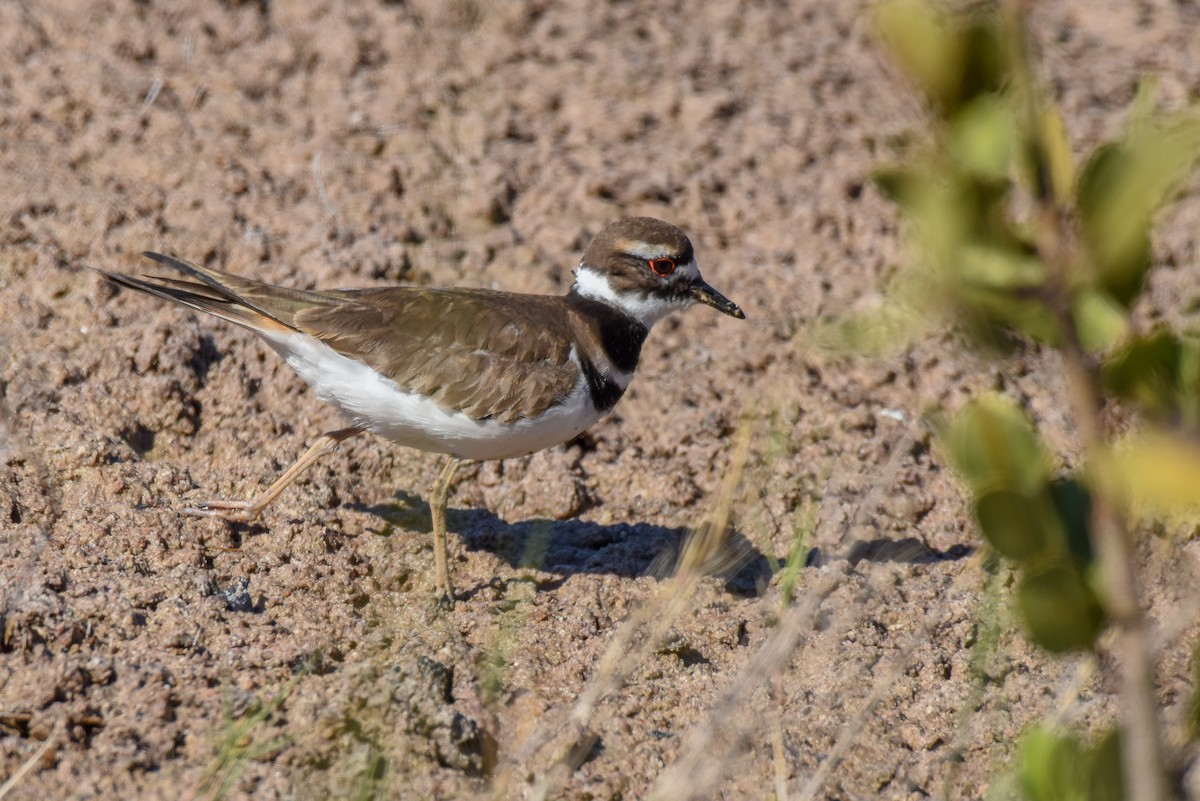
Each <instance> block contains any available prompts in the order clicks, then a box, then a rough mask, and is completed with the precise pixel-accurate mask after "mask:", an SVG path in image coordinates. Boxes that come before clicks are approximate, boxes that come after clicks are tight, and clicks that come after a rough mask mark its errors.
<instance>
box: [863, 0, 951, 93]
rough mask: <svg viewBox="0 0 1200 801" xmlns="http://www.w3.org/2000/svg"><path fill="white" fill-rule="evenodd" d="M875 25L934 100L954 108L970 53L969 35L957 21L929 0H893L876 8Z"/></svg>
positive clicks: (902, 66) (914, 81) (910, 77)
mask: <svg viewBox="0 0 1200 801" xmlns="http://www.w3.org/2000/svg"><path fill="white" fill-rule="evenodd" d="M875 27H876V30H878V31H879V35H880V37H881V38H882V39H883V41H884V43H885V44H886V45H887V46H888V48H889V49H890V50H891V51H892V56H893V57H894V58H895V60H896V61H897V63H899V65H900V68H901V69H903V70H904V72H905V74H907V75H908V77H909V79H910V80H911V81H912V82H913V83H914V84H916V85H917V88H918V89H920V90H921V91H922V92H924V93H925V96H926V97H927V98H928V100H929V101H930V103H931V104H932V105H933V106H934V107H936V108H938V109H939V110H943V111H948V110H952V109H953V108H954V106H955V104H956V102H957V100H958V96H959V91H960V86H961V83H962V78H963V72H964V65H965V63H966V56H967V41H966V38H965V37H964V36H963V35H962V32H961V31H960V30H959V27H958V25H957V24H956V23H955V21H954V20H953V19H952V18H951V17H950V16H949V15H948V14H947V13H946V12H945V11H943V10H942V9H941V7H939V6H938V5H937V4H935V3H932V2H929V0H890V2H885V3H883V4H881V5H880V6H878V8H877V9H876V12H875Z"/></svg>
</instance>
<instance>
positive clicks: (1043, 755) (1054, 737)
mask: <svg viewBox="0 0 1200 801" xmlns="http://www.w3.org/2000/svg"><path fill="white" fill-rule="evenodd" d="M1119 754H1120V735H1119V734H1118V732H1117V731H1116V730H1111V731H1109V732H1108V733H1107V734H1105V735H1104V736H1103V737H1101V738H1100V739H1099V741H1097V742H1096V743H1095V744H1094V745H1090V746H1089V745H1087V744H1085V743H1083V742H1082V741H1080V740H1079V738H1077V737H1075V736H1074V735H1072V734H1069V733H1063V732H1058V731H1055V730H1053V729H1050V728H1048V727H1043V726H1038V727H1035V728H1034V729H1032V730H1031V731H1029V732H1027V733H1026V734H1025V736H1024V737H1023V738H1022V740H1021V750H1020V760H1019V762H1020V769H1019V781H1020V785H1021V790H1022V791H1023V792H1024V793H1025V797H1026V798H1028V799H1029V801H1119V800H1120V798H1121V760H1120V759H1119Z"/></svg>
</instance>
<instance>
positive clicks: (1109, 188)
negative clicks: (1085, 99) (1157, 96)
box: [1076, 114, 1200, 305]
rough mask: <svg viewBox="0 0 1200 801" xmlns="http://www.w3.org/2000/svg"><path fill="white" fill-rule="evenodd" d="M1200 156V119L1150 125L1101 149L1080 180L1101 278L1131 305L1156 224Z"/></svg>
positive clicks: (1087, 241) (1089, 243) (1086, 237)
mask: <svg viewBox="0 0 1200 801" xmlns="http://www.w3.org/2000/svg"><path fill="white" fill-rule="evenodd" d="M1198 156H1200V117H1198V116H1196V115H1195V114H1192V115H1180V116H1177V117H1175V118H1171V119H1165V120H1159V121H1155V122H1153V123H1150V122H1147V123H1144V124H1142V125H1139V126H1138V127H1136V128H1135V129H1134V130H1132V131H1130V132H1129V133H1128V134H1127V135H1126V136H1125V138H1124V139H1121V140H1119V141H1117V142H1112V143H1109V144H1106V145H1103V146H1101V147H1100V148H1098V149H1097V150H1096V151H1095V152H1094V153H1093V154H1092V157H1091V158H1090V159H1089V160H1088V162H1087V165H1086V166H1085V167H1084V169H1083V173H1082V175H1081V176H1080V180H1079V185H1078V187H1077V192H1076V195H1077V197H1076V200H1077V203H1078V207H1079V214H1080V228H1081V234H1082V240H1083V243H1084V245H1085V246H1086V248H1087V252H1088V255H1089V256H1090V258H1091V262H1092V265H1093V267H1094V269H1095V277H1096V279H1097V281H1098V282H1099V283H1100V285H1101V286H1102V287H1103V288H1104V289H1106V290H1107V291H1108V292H1109V293H1110V294H1111V295H1112V296H1113V298H1114V299H1115V300H1116V301H1117V302H1119V303H1121V304H1124V305H1129V304H1130V303H1131V302H1132V301H1133V298H1134V297H1135V296H1136V295H1137V293H1138V292H1139V291H1140V289H1141V286H1142V282H1143V280H1144V278H1145V273H1146V270H1147V269H1148V268H1149V266H1150V225H1151V222H1152V220H1153V215H1154V213H1155V212H1156V211H1157V210H1158V208H1159V206H1161V205H1162V204H1163V203H1164V202H1165V201H1166V200H1167V199H1168V198H1169V197H1170V195H1171V194H1172V192H1174V190H1175V187H1176V186H1177V185H1178V184H1179V182H1180V181H1181V180H1182V179H1183V178H1184V177H1186V175H1187V173H1188V172H1189V171H1190V170H1191V168H1192V166H1193V165H1194V163H1195V162H1196V159H1197V157H1198Z"/></svg>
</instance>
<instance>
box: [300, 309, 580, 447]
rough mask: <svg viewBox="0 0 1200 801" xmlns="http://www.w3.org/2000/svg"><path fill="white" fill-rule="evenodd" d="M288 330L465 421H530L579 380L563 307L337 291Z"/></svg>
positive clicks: (306, 312) (303, 315)
mask: <svg viewBox="0 0 1200 801" xmlns="http://www.w3.org/2000/svg"><path fill="white" fill-rule="evenodd" d="M322 294H324V295H326V296H327V297H336V298H338V302H333V303H328V302H327V303H317V304H314V305H311V306H308V307H307V308H302V309H300V310H298V311H296V312H295V313H294V314H293V315H292V318H291V319H290V320H289V321H288V322H290V323H291V324H292V325H294V326H295V327H296V328H298V329H299V330H301V331H303V332H305V333H306V334H310V335H311V336H314V337H316V338H317V339H319V340H321V341H322V342H324V343H326V344H327V345H329V346H330V347H332V348H333V349H334V350H336V351H338V352H339V353H343V354H345V355H347V356H352V357H354V358H357V359H359V360H361V361H363V362H365V363H366V364H368V365H370V366H371V367H372V368H374V369H375V370H378V371H379V372H380V373H382V374H383V375H386V376H388V377H389V378H391V379H392V380H394V381H395V382H396V383H397V384H399V385H400V386H401V387H403V388H404V389H407V390H412V391H415V392H420V393H422V394H425V395H429V396H430V397H432V398H433V399H434V400H437V401H439V402H440V403H442V404H443V405H445V406H447V407H450V408H455V409H461V410H462V411H463V412H465V413H466V414H467V415H468V416H469V417H471V418H473V419H476V420H481V419H484V418H492V419H495V420H499V421H501V422H505V423H511V422H515V421H517V420H521V419H523V418H528V417H536V416H537V415H539V414H541V413H542V412H544V411H545V410H546V409H547V408H549V407H550V406H551V405H552V404H553V403H554V401H555V400H559V399H561V398H564V397H566V396H567V395H568V394H569V393H570V392H571V390H572V389H574V388H575V385H576V383H577V382H578V380H579V370H578V367H577V366H576V365H575V363H574V362H572V361H571V360H570V351H571V340H570V339H569V337H568V335H567V331H568V330H569V328H568V326H569V319H568V310H567V307H566V305H565V303H564V302H563V301H562V299H560V298H557V297H549V296H530V295H517V294H511V293H504V292H492V291H488V290H472V289H419V288H412V287H392V288H387V289H357V290H338V291H333V292H325V293H322Z"/></svg>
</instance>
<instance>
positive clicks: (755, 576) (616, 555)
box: [349, 491, 974, 598]
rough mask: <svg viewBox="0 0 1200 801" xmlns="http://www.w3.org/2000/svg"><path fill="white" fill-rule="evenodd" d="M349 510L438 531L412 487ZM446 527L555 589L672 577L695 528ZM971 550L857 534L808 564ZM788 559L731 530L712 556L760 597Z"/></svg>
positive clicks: (915, 560)
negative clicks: (578, 580)
mask: <svg viewBox="0 0 1200 801" xmlns="http://www.w3.org/2000/svg"><path fill="white" fill-rule="evenodd" d="M349 508H352V509H355V510H356V511H360V512H365V513H367V514H370V515H373V516H375V517H378V518H379V519H380V520H382V521H384V522H385V523H386V524H387V528H388V530H389V533H390V529H391V528H393V527H400V528H403V529H405V530H407V531H415V532H420V533H426V534H427V533H429V532H430V531H431V530H432V526H431V521H430V513H429V504H428V503H427V502H426V501H425V500H423V499H422V498H420V497H419V496H417V495H413V494H412V493H409V492H405V491H399V492H397V493H395V495H394V496H393V498H392V500H391V501H389V502H386V503H378V504H371V505H365V504H352V505H349ZM446 526H447V528H448V529H449V530H450V532H451V533H453V534H456V535H457V536H458V538H459V540H460V541H461V542H462V544H463V545H464V546H465V547H466V548H467V550H469V551H484V552H487V553H491V554H494V555H495V556H498V557H499V558H501V559H503V560H504V561H505V562H506V563H507V564H508V565H510V566H511V567H514V568H532V569H536V570H540V571H543V572H546V573H557V574H558V575H559V576H561V578H559V579H557V580H552V581H548V582H542V583H541V584H539V588H541V589H545V590H552V589H555V588H557V587H558V586H560V585H561V584H562V583H563V582H564V581H566V579H567V578H568V577H570V576H572V575H576V574H580V573H592V574H608V575H614V576H619V577H621V578H638V577H640V576H645V575H651V576H655V577H657V578H666V577H667V576H669V575H670V574H671V572H672V570H673V569H674V566H675V564H676V562H677V559H678V556H679V553H680V550H681V549H682V548H683V546H684V544H685V543H686V542H687V538H688V536H689V535H690V534H691V531H690V530H689V529H687V528H671V527H667V526H657V525H654V524H651V523H613V524H602V523H596V522H591V521H587V520H576V519H569V520H550V519H546V518H534V519H530V520H522V521H518V522H515V523H510V522H508V521H505V520H503V519H501V518H500V517H497V516H496V515H495V514H493V513H492V512H490V511H488V510H487V509H447V510H446ZM972 553H974V548H972V547H971V546H970V545H955V546H953V547H951V548H949V549H947V550H945V551H940V550H937V549H935V548H932V547H930V546H929V545H927V544H926V543H924V542H922V541H921V540H918V539H916V538H915V537H906V538H904V539H900V540H892V539H887V538H878V539H872V540H854V541H853V542H851V543H848V546H847V547H845V548H842V549H837V550H836V551H823V550H822V549H820V548H817V547H814V548H812V549H810V550H809V551H808V554H807V557H806V558H805V567H821V566H825V565H829V564H831V563H834V562H848V563H849V565H850V566H851V567H852V568H853V567H855V566H857V565H858V564H859V563H860V562H868V563H887V562H898V563H904V564H912V565H922V564H924V565H928V564H935V563H938V562H947V561H958V560H960V559H965V558H967V557H969V556H970V555H971V554H972ZM786 559H787V557H786V556H785V557H769V556H767V555H766V554H764V553H763V552H762V551H760V550H759V549H758V548H757V547H755V546H754V544H753V543H751V542H750V540H748V539H747V538H746V537H745V536H744V535H743V534H742V533H741V532H739V531H737V530H736V529H730V530H729V531H728V532H727V534H726V536H725V540H724V543H723V545H722V549H721V553H720V554H718V555H717V556H716V557H715V558H714V560H713V561H714V563H715V564H718V565H719V566H720V567H718V568H717V569H715V570H713V571H712V572H713V575H716V576H718V577H719V578H721V579H722V580H724V582H725V589H726V591H727V592H729V593H731V594H733V595H737V596H740V597H747V598H748V597H754V596H757V595H761V594H762V593H763V591H764V590H765V589H766V587H767V585H768V583H770V580H771V576H772V574H773V573H774V571H775V570H776V569H778V568H779V567H781V566H782V565H783V564H784V562H785V561H786Z"/></svg>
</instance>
